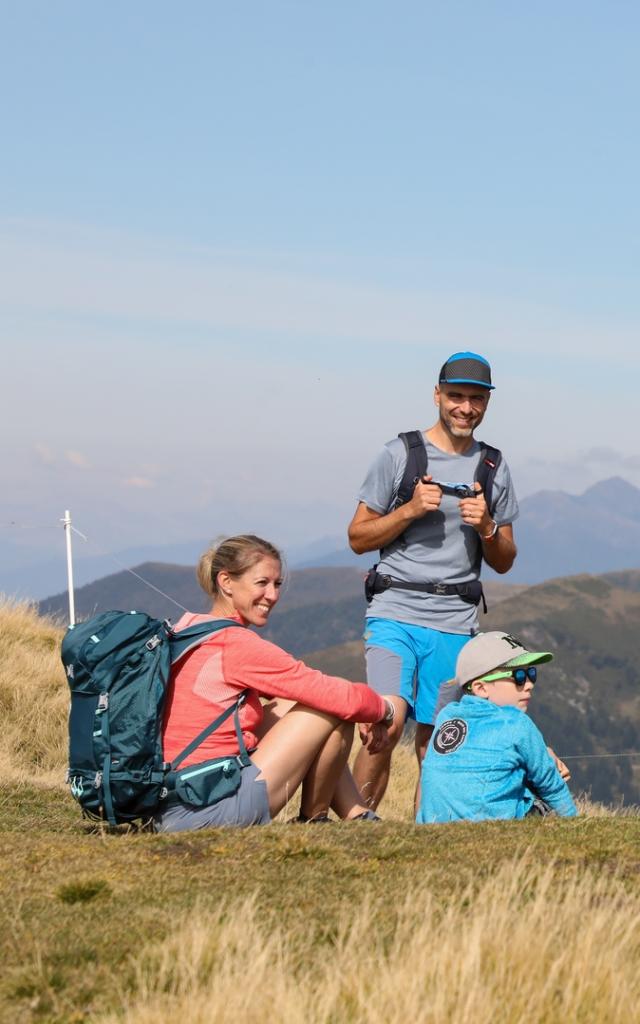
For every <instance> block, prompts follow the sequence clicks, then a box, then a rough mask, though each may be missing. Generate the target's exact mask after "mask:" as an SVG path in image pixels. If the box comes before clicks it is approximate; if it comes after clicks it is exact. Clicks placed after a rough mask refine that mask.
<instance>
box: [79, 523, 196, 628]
mask: <svg viewBox="0 0 640 1024" xmlns="http://www.w3.org/2000/svg"><path fill="white" fill-rule="evenodd" d="M71 530H72V532H73V533H77V534H78V536H79V537H82V540H84V541H85V542H86V543H87V544H92V545H93V547H95V548H97V549H98V550H100V548H99V546H98V545H97V544H96V543H95V541H90V540H89V538H88V537H86V536H85V534H84V533H81V531H80V530H78V528H77V527H76V526H73V524H71ZM100 553H101V555H102V557H103V558H109V559H111V561H112V562H113V563H114V565H117V566H118V567H119V568H120V569H122V570H123V572H128V573H129V575H130V576H135V578H136V579H137V580H140V582H141V583H144V585H145V587H149V589H150V590H155V592H156V594H160V596H161V597H164V598H166V599H167V601H170V602H171V604H175V606H176V608H181V609H182V611H183V612H188V611H189V609H188V608H185V606H184V605H183V604H180V602H179V601H176V599H175V598H174V597H171V595H170V594H165V592H164V590H160V587H156V586H155V584H154V583H150V582H149V580H145V578H144V576H141V575H140V573H137V572H134V571H133V569H130V568H129V567H128V566H127V565H125V564H124V562H121V561H120V559H119V558H116V556H115V555H113V554H111V552H109V551H104V550H101V551H100Z"/></svg>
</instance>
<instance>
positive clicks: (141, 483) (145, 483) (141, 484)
mask: <svg viewBox="0 0 640 1024" xmlns="http://www.w3.org/2000/svg"><path fill="white" fill-rule="evenodd" d="M122 482H123V484H124V485H125V487H138V488H140V489H142V490H146V489H147V488H149V487H155V480H150V479H149V477H148V476H129V477H127V478H126V479H125V480H123V481H122Z"/></svg>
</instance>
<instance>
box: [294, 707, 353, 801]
mask: <svg viewBox="0 0 640 1024" xmlns="http://www.w3.org/2000/svg"><path fill="white" fill-rule="evenodd" d="M352 742H353V725H352V724H351V722H339V723H338V725H337V726H336V728H335V729H334V730H333V732H332V733H331V735H330V736H329V738H328V740H327V741H326V743H325V744H324V745H323V746H322V747H321V749H320V750H319V751H318V753H317V755H316V756H315V758H314V759H313V761H312V762H311V765H310V767H309V771H308V772H307V774H306V775H305V777H304V779H303V781H302V797H301V800H300V813H301V815H302V817H304V818H321V817H324V816H325V815H326V814H327V813H328V811H329V807H330V806H331V805H332V803H333V800H334V796H335V792H336V788H337V787H338V788H339V782H340V780H341V778H342V774H343V772H344V771H345V770H346V771H349V769H348V768H347V759H348V757H349V751H350V750H351V744H352ZM349 774H350V773H349ZM341 817H342V815H341Z"/></svg>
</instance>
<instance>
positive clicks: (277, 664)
mask: <svg viewBox="0 0 640 1024" xmlns="http://www.w3.org/2000/svg"><path fill="white" fill-rule="evenodd" d="M209 619H211V616H210V615H194V614H191V613H187V614H186V615H183V616H182V618H181V619H180V621H179V622H178V623H177V625H176V627H175V628H176V630H178V631H179V630H181V629H186V627H187V626H193V625H195V624H196V623H200V622H206V621H208V620H209ZM243 690H248V691H249V693H248V695H247V701H246V703H245V704H244V705H243V706H242V708H241V710H240V726H241V728H242V735H243V738H244V741H245V743H246V745H247V748H248V749H249V750H251V749H252V748H253V747H255V746H256V744H257V736H256V729H257V728H258V727H259V725H260V723H261V721H262V715H263V712H262V705H261V703H260V699H259V698H260V697H284V698H286V699H287V700H294V701H299V702H300V703H301V704H306V705H307V707H310V708H315V709H316V710H317V711H325V712H327V713H328V714H331V715H336V716H337V717H338V718H342V719H344V720H346V721H348V722H379V721H380V719H381V718H383V716H384V713H385V710H386V708H385V702H384V700H383V699H382V697H380V696H378V694H377V693H375V691H374V690H372V689H370V688H369V687H368V686H367V685H366V684H365V683H351V682H349V681H348V680H346V679H340V678H339V677H338V676H328V675H325V674H324V673H323V672H319V671H317V669H313V668H309V667H308V666H307V665H305V664H304V662H302V661H298V660H297V659H296V658H293V657H292V656H291V655H290V654H287V653H286V651H283V650H282V649H281V648H280V647H277V646H276V645H275V644H272V643H269V641H268V640H262V639H261V637H259V636H257V635H256V634H255V633H253V632H252V631H251V630H249V629H246V628H237V627H235V626H230V627H229V628H227V629H222V630H220V631H219V632H217V633H214V634H212V636H211V637H210V638H209V639H207V640H205V641H204V643H202V644H201V645H200V646H199V647H197V648H196V649H195V650H193V651H191V653H190V654H188V655H186V657H185V658H184V659H183V660H182V661H181V662H180V663H179V665H178V666H177V668H176V670H175V671H174V673H173V676H172V680H171V686H170V688H169V694H168V701H167V709H166V712H165V725H164V758H165V760H166V761H172V760H173V759H174V758H175V757H177V756H178V754H179V753H180V752H181V751H182V750H184V748H185V747H186V746H188V744H189V743H190V742H191V740H193V739H194V738H195V737H196V736H197V735H198V733H200V732H202V730H203V729H204V728H206V726H207V725H209V724H210V722H212V721H213V720H214V719H215V718H217V716H218V715H219V714H221V713H222V712H223V711H224V710H225V709H226V708H228V707H229V706H230V705H231V704H233V703H234V702H235V701H236V700H237V698H238V696H239V694H240V693H241V692H242V691H243ZM237 753H238V740H237V737H236V733H235V727H234V724H233V715H232V716H231V717H229V718H228V719H227V721H226V722H225V723H224V724H223V725H222V726H221V727H220V728H219V729H217V730H216V732H214V733H213V735H212V736H209V737H208V738H207V739H206V740H205V741H204V743H202V744H201V745H200V746H199V747H198V749H197V750H196V751H194V753H193V754H191V756H190V757H188V758H187V759H186V760H185V761H184V762H183V763H182V765H181V767H184V766H185V765H188V764H196V763H198V762H200V761H206V760H209V759H210V758H214V757H225V756H227V755H230V754H231V755H233V754H237Z"/></svg>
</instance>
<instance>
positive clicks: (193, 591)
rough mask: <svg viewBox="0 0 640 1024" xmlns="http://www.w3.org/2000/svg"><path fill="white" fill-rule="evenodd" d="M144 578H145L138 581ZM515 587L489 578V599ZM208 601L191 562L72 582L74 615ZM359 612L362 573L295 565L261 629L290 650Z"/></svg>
mask: <svg viewBox="0 0 640 1024" xmlns="http://www.w3.org/2000/svg"><path fill="white" fill-rule="evenodd" d="M142 580H146V581H147V583H148V584H151V587H149V586H148V585H147V583H144V582H142ZM520 589H521V588H519V587H514V586H510V585H508V584H504V583H493V582H492V583H489V584H488V586H487V598H488V601H489V604H492V603H495V602H497V601H499V600H500V599H501V598H504V597H505V596H507V595H511V594H513V593H514V592H517V591H518V590H520ZM210 605H211V602H210V600H209V599H208V598H207V597H206V595H205V594H204V593H203V592H202V590H200V587H199V586H198V584H197V582H196V578H195V573H194V571H193V569H192V568H189V567H185V566H182V565H164V564H162V563H158V562H148V563H146V564H143V565H139V566H136V568H135V569H134V570H132V571H129V572H118V573H114V574H112V575H111V576H105V577H104V578H103V579H101V580H96V581H95V582H93V583H87V584H86V585H85V586H84V587H78V589H77V590H76V592H75V608H76V615H77V617H78V618H88V617H89V616H91V615H96V614H97V613H98V612H102V611H107V610H109V609H112V608H120V609H122V610H124V611H128V610H130V609H132V608H133V609H136V610H137V611H146V612H148V613H149V614H150V615H154V616H156V617H158V618H168V619H171V621H173V622H175V621H177V619H178V618H179V617H180V615H181V614H182V610H183V608H188V609H189V611H194V612H204V611H207V610H208V608H209V607H210ZM39 610H40V612H41V613H42V614H46V615H55V616H57V617H59V618H60V619H61V620H62V621H65V620H66V619H67V617H68V597H67V594H66V593H64V592H63V593H60V594H56V595H54V596H53V597H49V598H46V599H45V600H44V601H41V602H40V603H39ZM364 613H365V600H364V592H363V574H362V572H359V571H358V570H357V569H352V568H349V567H348V566H346V567H339V566H337V567H329V568H325V567H321V568H318V569H299V570H294V571H292V572H291V573H290V575H289V578H288V579H287V582H286V584H285V587H284V589H283V594H282V597H281V598H280V602H279V604H278V607H277V609H276V610H275V611H274V612H273V615H272V618H271V621H270V623H269V625H268V627H267V628H266V629H265V630H263V632H262V635H263V636H265V637H267V638H268V639H271V640H273V641H274V642H276V643H279V644H281V645H282V646H283V647H285V648H286V650H288V651H291V653H292V654H296V655H301V654H304V653H305V652H306V651H310V650H315V649H316V648H320V647H326V646H328V645H329V644H336V643H343V642H345V641H347V640H356V639H359V638H360V637H361V636H362V629H363V620H364Z"/></svg>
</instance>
